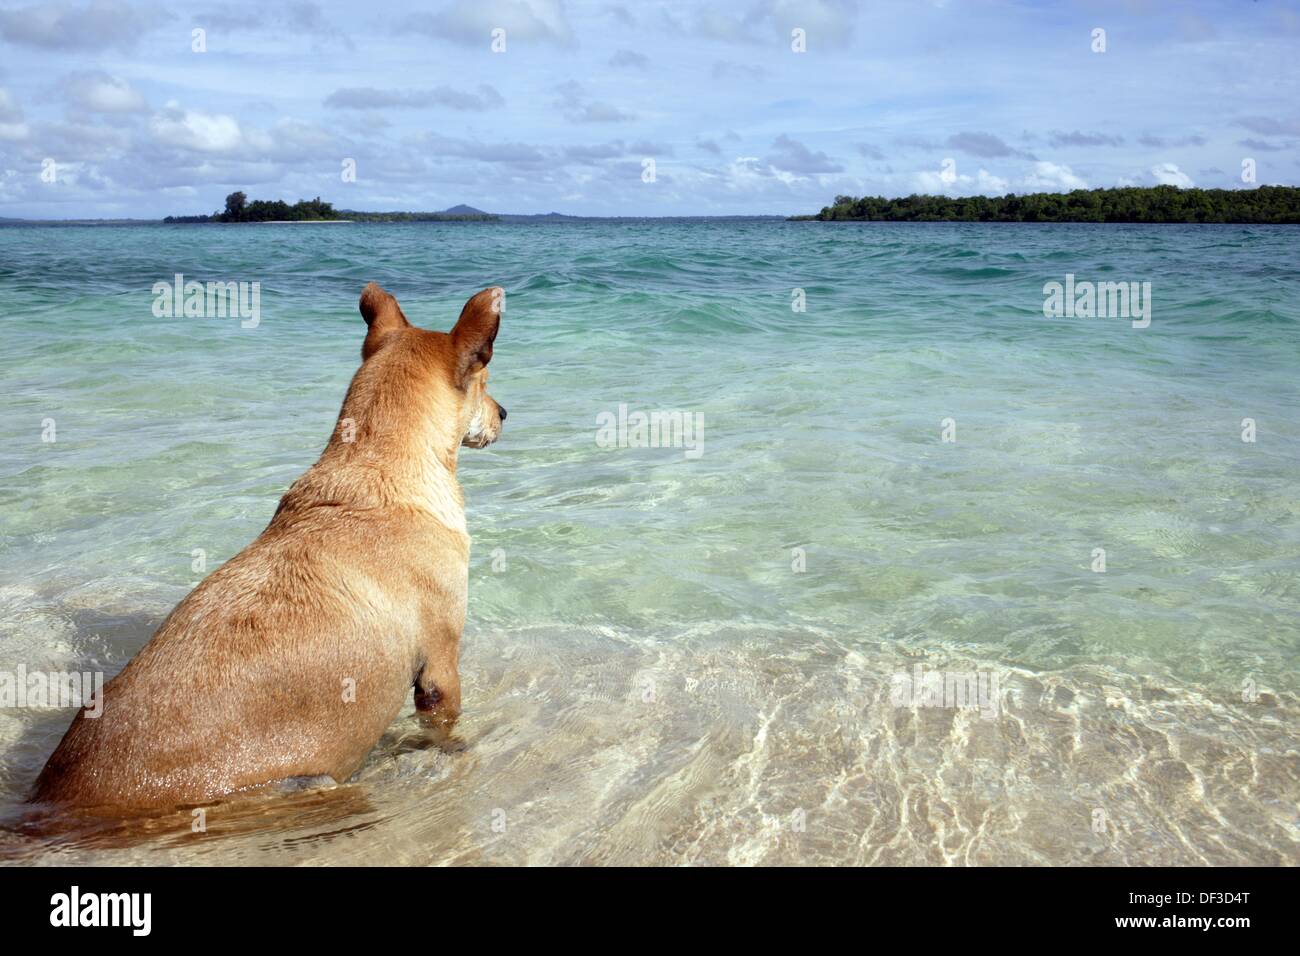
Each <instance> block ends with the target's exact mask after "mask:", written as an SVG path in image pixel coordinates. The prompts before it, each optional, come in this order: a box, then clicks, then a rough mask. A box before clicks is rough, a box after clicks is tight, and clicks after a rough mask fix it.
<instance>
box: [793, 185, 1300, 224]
mask: <svg viewBox="0 0 1300 956" xmlns="http://www.w3.org/2000/svg"><path fill="white" fill-rule="evenodd" d="M792 218H794V219H802V220H810V219H811V220H819V221H822V222H840V221H884V222H1187V223H1195V222H1225V223H1227V222H1232V223H1268V224H1280V223H1300V188H1297V187H1295V186H1260V187H1259V188H1257V189H1180V188H1178V187H1177V186H1124V187H1119V188H1115V189H1076V190H1074V191H1073V192H1068V193H1026V194H1025V195H1023V196H1017V195H1015V194H1008V195H1006V196H961V197H956V196H923V195H911V196H904V197H901V198H897V199H886V198H884V197H883V196H863V197H861V198H854V197H853V196H836V197H835V201H834V203H832V204H831V205H829V206H825V207H823V209H822V211H821V212H819V213H817V214H816V215H814V216H794V217H792Z"/></svg>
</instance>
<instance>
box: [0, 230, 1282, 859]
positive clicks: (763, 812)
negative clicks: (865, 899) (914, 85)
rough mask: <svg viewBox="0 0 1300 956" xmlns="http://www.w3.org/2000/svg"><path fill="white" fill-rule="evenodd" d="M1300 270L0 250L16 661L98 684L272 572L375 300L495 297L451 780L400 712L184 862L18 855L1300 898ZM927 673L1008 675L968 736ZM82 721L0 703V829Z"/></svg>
mask: <svg viewBox="0 0 1300 956" xmlns="http://www.w3.org/2000/svg"><path fill="white" fill-rule="evenodd" d="M1297 262H1300V232H1298V231H1296V230H1294V229H1289V228H1285V227H1279V228H1252V227H1241V226H1204V227H1181V226H1154V227H1141V226H1094V225H1077V226H1071V225H1042V226H1035V225H977V224H970V225H965V224H932V225H931V224H841V225H830V224H816V223H783V222H707V221H706V222H662V221H661V222H654V221H646V222H619V223H608V222H606V223H561V224H528V225H513V224H474V225H464V224H403V225H370V224H346V225H329V226H259V227H217V226H208V227H167V226H131V227H86V228H82V227H58V228H53V227H51V228H35V227H33V228H5V229H0V296H2V297H3V301H4V304H5V305H4V313H3V314H4V319H5V332H6V336H5V347H4V351H5V355H4V359H3V364H2V365H0V369H2V374H3V390H2V391H0V395H2V396H3V397H2V398H0V401H2V402H3V408H2V409H0V411H2V414H0V447H3V448H4V449H5V454H4V456H3V458H2V459H0V513H2V514H3V521H4V538H3V543H2V544H0V599H2V601H3V610H0V670H2V669H5V668H11V667H14V666H16V665H17V663H19V662H21V663H24V664H25V665H26V667H27V668H28V669H29V670H35V669H46V670H60V669H66V668H71V667H73V666H77V667H79V668H80V669H91V668H98V669H102V670H104V671H105V672H106V673H107V674H108V675H109V676H111V675H112V674H113V673H115V672H116V671H117V670H118V669H120V668H121V667H122V666H123V665H124V664H125V662H126V661H127V660H128V659H129V658H130V656H131V655H132V654H133V653H134V652H135V651H136V650H138V648H139V647H140V646H142V644H143V643H144V642H145V641H146V640H147V639H148V637H149V635H150V634H151V633H152V630H153V629H154V628H155V627H156V626H157V624H158V623H159V622H160V621H161V619H162V617H163V616H164V615H165V614H166V612H167V611H168V610H170V608H171V607H172V606H173V605H174V604H175V603H176V602H177V601H178V600H179V599H180V598H181V597H183V596H184V595H185V593H187V591H188V590H189V589H190V588H191V587H192V586H193V585H194V583H196V582H197V580H199V579H200V578H201V577H202V576H203V574H205V573H208V572H210V571H211V570H212V569H214V568H215V567H217V566H219V564H220V563H221V562H222V561H224V560H227V559H228V558H230V557H231V556H233V555H234V554H235V553H237V552H238V551H239V550H240V549H241V548H242V547H243V546H244V545H245V544H247V543H248V542H249V541H251V540H252V539H253V538H254V537H256V535H257V534H258V533H259V532H260V531H261V529H262V528H263V527H264V526H265V524H266V522H267V521H268V519H269V518H270V516H271V514H272V512H273V511H274V509H275V506H276V502H277V500H278V496H279V495H280V494H281V493H282V492H283V491H284V489H285V488H286V487H287V486H288V485H289V483H290V482H291V481H292V480H293V479H294V478H295V477H296V476H297V475H298V474H299V473H301V472H302V471H303V470H304V469H305V468H306V467H307V466H308V465H309V464H310V463H311V462H312V461H314V460H315V457H316V455H317V454H319V451H320V449H321V448H322V447H323V445H324V442H325V440H326V438H327V436H328V435H329V433H330V431H331V428H332V427H333V424H334V419H335V416H336V415H337V411H338V406H339V403H340V402H341V400H342V396H343V391H344V389H345V387H346V385H347V382H348V379H349V377H350V376H351V374H352V372H353V371H354V370H355V368H356V366H357V363H358V361H359V349H360V345H361V340H362V337H363V332H364V325H363V323H362V321H361V318H360V316H359V315H358V313H357V310H356V301H357V296H358V294H359V293H360V290H361V287H362V286H363V285H364V284H365V283H366V282H368V281H370V280H376V281H378V282H380V283H381V284H383V285H384V286H385V287H386V288H388V289H389V290H390V291H392V292H393V293H394V294H395V295H396V296H397V297H398V299H399V301H400V302H401V304H402V307H403V309H404V310H405V312H406V314H407V315H408V316H409V317H410V318H411V320H412V321H413V322H415V323H416V324H418V325H425V326H429V327H435V328H447V327H449V325H450V324H451V322H452V321H453V320H454V318H455V316H456V314H457V312H458V310H459V308H460V305H461V304H462V303H463V302H464V300H465V298H466V297H467V296H468V295H469V294H471V293H472V292H474V291H476V290H478V289H480V288H482V287H484V286H486V285H489V284H500V285H502V286H504V287H505V288H506V290H507V307H506V313H505V317H504V319H503V322H502V327H501V332H500V335H499V338H498V340H497V343H496V353H495V357H494V359H493V366H492V392H493V395H494V396H495V397H496V398H497V399H498V400H500V401H501V403H502V404H503V405H505V406H506V407H507V408H508V409H509V413H510V414H509V422H508V424H507V426H506V428H505V431H504V435H503V437H502V440H501V441H500V442H499V443H498V444H497V445H495V446H493V447H491V448H490V449H487V450H483V451H473V450H464V452H463V453H462V456H461V466H460V477H461V482H462V484H463V486H464V488H465V493H466V499H467V504H468V508H467V513H468V521H469V526H470V531H471V534H472V535H473V536H474V554H473V563H472V568H471V579H470V610H469V623H468V625H467V628H466V635H465V643H464V661H463V667H462V670H463V678H464V684H465V687H464V697H465V717H464V718H463V720H462V722H461V725H460V734H461V737H462V739H463V742H464V747H463V748H462V749H458V750H454V751H452V752H446V751H443V750H430V749H427V748H424V747H421V746H419V745H418V744H417V743H416V742H415V740H414V738H415V724H414V723H413V722H412V720H411V719H410V718H409V715H404V716H403V718H402V719H401V720H399V722H398V724H397V725H395V726H394V728H393V729H392V731H391V732H390V734H389V735H388V737H386V738H385V740H384V741H383V742H382V743H381V745H380V747H379V748H377V750H376V753H375V755H374V756H373V758H372V759H371V761H370V762H369V763H368V764H367V766H366V767H365V768H364V769H363V770H362V771H361V773H360V774H359V775H358V778H357V779H355V780H354V781H352V782H351V783H349V784H348V785H346V786H343V787H340V788H337V789H336V790H334V791H330V792H327V793H322V794H312V795H307V796H302V797H297V798H292V799H290V798H284V800H283V802H281V803H278V804H267V805H263V804H259V805H257V807H255V808H251V809H250V808H249V807H247V806H240V807H233V808H231V809H229V810H228V811H225V812H226V813H227V817H225V818H222V816H221V812H218V811H214V814H213V816H214V819H217V820H218V821H219V822H218V824H217V825H216V826H214V827H213V829H212V830H211V831H210V832H209V833H208V834H206V835H201V836H200V835H194V834H191V833H190V832H189V829H190V827H189V823H190V818H189V816H188V814H186V815H184V817H183V818H177V819H176V820H171V821H167V820H164V821H160V822H158V823H157V826H156V828H155V830H154V831H151V833H150V835H149V837H148V838H147V839H145V840H143V841H140V840H131V841H128V843H127V844H126V845H120V844H119V843H117V842H114V841H113V840H110V839H108V838H107V837H105V836H104V835H103V834H93V835H89V836H84V837H83V838H80V839H77V840H72V841H69V842H65V843H63V844H60V845H58V846H57V847H51V846H49V845H48V844H46V843H44V842H41V841H34V840H31V839H29V838H25V837H24V838H21V839H20V838H18V837H13V838H12V839H13V841H15V842H13V844H12V847H11V850H12V851H13V852H18V853H20V854H21V855H24V856H28V857H33V858H37V859H63V860H72V859H84V860H92V861H114V860H120V859H137V858H147V859H155V860H161V859H166V858H175V859H177V860H182V861H193V860H195V859H213V860H222V861H231V862H304V861H306V862H328V861H342V860H348V861H354V862H365V861H373V862H394V861H397V860H403V861H411V862H561V863H562V862H651V863H668V862H857V863H877V862H879V863H942V862H951V863H1023V862H1037V863H1061V864H1076V863H1131V862H1141V863H1161V862H1168V863H1247V862H1254V863H1281V862H1286V863H1296V862H1300V849H1298V843H1300V825H1298V824H1300V820H1298V817H1297V812H1296V803H1297V799H1298V798H1300V758H1298V756H1297V744H1296V736H1297V735H1296V728H1297V723H1296V718H1297V696H1296V695H1297V691H1298V690H1300V688H1298V687H1297V677H1296V673H1297V668H1296V665H1297V662H1298V661H1300V374H1298V372H1300V275H1297V270H1296V264H1297ZM175 273H183V274H184V275H185V276H186V277H187V278H196V279H200V280H234V281H247V282H253V281H256V282H259V283H260V284H261V314H260V323H259V324H258V325H257V327H256V328H241V325H240V322H239V320H238V319H231V318H179V319H177V318H171V319H169V318H161V319H160V318H156V317H155V316H154V314H153V311H152V305H153V302H154V296H153V294H152V292H151V288H152V286H153V284H154V283H155V282H159V281H171V279H172V277H173V275H174V274H175ZM1067 273H1071V274H1074V275H1075V276H1077V277H1078V279H1080V280H1093V281H1111V280H1125V281H1138V282H1142V281H1149V282H1150V283H1151V288H1152V291H1151V299H1152V320H1151V324H1150V327H1149V328H1145V329H1135V328H1133V327H1132V326H1131V323H1130V321H1129V320H1128V319H1126V318H1092V319H1084V318H1051V319H1049V318H1044V315H1043V301H1044V294H1043V285H1044V283H1046V282H1050V281H1053V280H1055V281H1064V277H1065V275H1066V274H1067ZM796 289H802V290H803V293H804V296H805V297H806V311H804V312H795V311H792V308H791V304H792V298H793V296H794V290H796ZM620 405H626V406H627V407H628V410H629V411H637V410H641V411H645V412H651V411H680V412H683V413H688V414H691V415H693V416H694V415H699V416H702V419H701V420H702V422H703V433H702V436H703V442H702V445H700V446H699V447H700V452H701V453H700V454H699V456H698V457H689V456H687V455H686V454H684V450H685V449H683V448H682V447H654V448H635V447H623V448H620V447H613V448H611V447H604V446H603V444H602V443H601V442H598V441H597V425H598V420H599V418H600V416H601V415H602V413H614V414H617V412H618V409H619V406H620ZM1247 418H1250V419H1253V420H1254V422H1255V429H1256V434H1255V438H1256V440H1255V441H1253V442H1244V441H1243V440H1242V432H1243V427H1242V422H1243V419H1247ZM47 419H53V422H54V427H55V430H56V431H55V434H56V440H55V441H53V442H45V441H42V432H43V429H44V428H45V424H44V423H45V422H46V420H47ZM948 419H950V420H951V426H950V427H951V429H955V439H956V440H955V441H951V442H947V441H944V440H943V429H944V424H943V423H944V422H945V420H948ZM1098 548H1101V549H1104V550H1105V568H1106V570H1105V571H1104V573H1101V572H1098V571H1094V570H1093V566H1094V560H1095V559H1094V550H1095V549H1098ZM195 549H201V550H202V551H203V552H204V553H205V555H206V562H207V563H206V569H205V570H195V569H194V567H193V562H194V560H195V558H194V552H195ZM800 564H802V568H803V570H802V571H797V570H795V567H796V566H797V565H800ZM918 664H919V665H921V666H923V667H924V668H927V669H934V670H939V671H957V672H965V671H972V670H980V671H985V672H988V673H994V674H996V675H998V677H999V678H1000V691H999V693H1000V695H1001V696H1000V707H999V712H998V714H997V716H996V717H994V718H992V719H989V718H987V717H981V716H980V714H979V713H976V712H972V711H970V710H966V709H961V708H951V707H949V708H926V707H912V706H900V705H898V704H897V702H896V701H894V700H892V699H891V694H890V688H891V680H893V679H894V677H895V675H897V674H900V673H906V674H910V673H912V672H913V668H914V667H916V666H917V665H918ZM69 718H70V712H68V711H44V710H16V709H8V710H4V709H0V801H2V802H3V808H4V809H6V810H7V812H9V813H13V812H15V811H14V808H15V806H16V803H17V801H18V800H19V799H20V798H21V796H22V794H23V792H24V791H25V789H26V788H27V787H28V786H30V784H31V782H32V780H33V779H34V777H35V774H36V772H37V771H38V770H39V768H40V766H41V764H42V763H43V761H44V759H45V757H46V756H48V754H49V753H50V751H51V750H52V749H53V747H54V745H55V743H56V742H57V740H58V737H59V735H60V734H61V733H62V731H63V729H64V728H65V727H66V724H67V721H68V719H69ZM1098 810H1100V811H1102V815H1103V817H1104V819H1105V821H1106V825H1105V826H1104V827H1102V828H1100V830H1099V829H1098V828H1097V827H1096V826H1095V821H1096V819H1097V814H1096V812H1097V811H1098ZM222 819H224V820H225V823H224V824H223V823H221V822H220V821H221V820H222ZM503 820H504V821H505V822H504V823H501V821H503ZM796 821H797V825H796ZM344 831H346V832H349V833H352V834H353V835H352V836H351V837H349V838H346V839H344V838H340V837H339V836H338V834H339V833H340V832H344ZM357 834H364V835H357ZM13 848H16V849H13Z"/></svg>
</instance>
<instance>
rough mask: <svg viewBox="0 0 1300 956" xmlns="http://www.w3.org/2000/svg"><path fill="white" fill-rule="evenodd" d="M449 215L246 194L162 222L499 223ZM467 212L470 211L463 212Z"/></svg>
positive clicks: (482, 215)
mask: <svg viewBox="0 0 1300 956" xmlns="http://www.w3.org/2000/svg"><path fill="white" fill-rule="evenodd" d="M456 208H457V210H462V211H455V212H453V211H451V210H448V211H446V212H353V211H339V210H336V209H335V208H334V206H333V205H332V204H331V203H327V202H325V201H324V200H322V199H321V198H320V197H319V196H317V197H316V198H315V199H303V200H301V201H299V202H296V203H294V204H293V205H292V206H290V205H289V204H288V203H287V202H285V201H284V200H282V199H276V200H266V199H254V200H252V201H251V202H250V201H249V199H248V196H247V195H246V194H245V193H243V192H233V193H231V194H230V195H229V196H227V197H226V208H225V210H223V211H222V212H214V213H213V214H212V215H210V216H167V217H166V218H165V219H163V222H170V223H194V222H322V221H325V220H332V221H337V220H340V219H346V220H350V221H352V222H496V221H497V217H496V216H494V215H492V214H490V213H486V212H481V211H479V210H476V209H470V207H468V206H459V207H456ZM464 210H468V211H464Z"/></svg>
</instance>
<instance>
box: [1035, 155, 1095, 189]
mask: <svg viewBox="0 0 1300 956" xmlns="http://www.w3.org/2000/svg"><path fill="white" fill-rule="evenodd" d="M1025 187H1026V188H1027V189H1031V190H1032V189H1037V190H1042V191H1044V192H1057V191H1062V190H1069V189H1087V188H1088V181H1087V180H1086V179H1084V178H1083V177H1082V176H1076V175H1075V174H1074V170H1072V169H1071V168H1070V167H1069V166H1066V165H1063V164H1058V163H1048V162H1038V163H1035V164H1034V171H1033V172H1032V173H1030V174H1029V175H1028V176H1026V177H1025Z"/></svg>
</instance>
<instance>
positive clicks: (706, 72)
mask: <svg viewBox="0 0 1300 956" xmlns="http://www.w3.org/2000/svg"><path fill="white" fill-rule="evenodd" d="M196 31H198V32H196ZM1099 31H1101V32H1099ZM1297 59H1300V0H1222V2H1220V0H1163V2H1162V0H1111V2H1106V0H1099V2H1082V0H1079V2H1069V0H1062V2H1047V0H969V2H962V0H864V2H854V0H734V2H726V3H724V2H713V3H708V2H694V0H678V2H674V0H668V2H664V3H652V2H648V0H635V2H628V3H617V2H602V0H594V2H577V0H567V2H566V0H446V2H441V3H439V2H425V3H410V4H407V3H403V2H397V0H385V2H369V3H362V2H356V0H347V2H340V3H330V2H310V0H302V2H287V3H277V2H271V0H260V2H253V3H250V2H242V0H232V2H215V3H214V2H205V0H197V2H191V0H168V2H160V3H149V2H134V0H85V2H82V0H67V2H41V0H37V2H29V3H24V2H21V0H20V2H16V3H15V2H10V0H0V217H13V218H49V219H69V218H156V217H160V216H164V215H168V214H175V215H184V214H197V213H208V212H212V211H214V210H217V209H220V208H221V207H222V206H223V205H224V199H225V196H226V195H227V194H228V193H230V192H232V191H234V190H237V189H238V190H243V191H244V192H246V193H247V194H248V195H249V197H250V198H258V199H284V200H286V201H289V202H294V201H297V200H298V199H304V198H312V197H314V196H320V197H321V198H323V199H325V200H327V201H330V202H333V203H334V205H335V206H336V207H338V208H344V209H359V210H417V211H427V210H438V209H444V208H446V207H449V206H452V205H455V204H458V203H467V204H469V205H472V206H475V207H478V208H480V209H485V210H488V211H491V212H500V213H544V212H550V211H558V212H563V213H569V214H573V215H634V216H636V215H648V216H654V215H733V214H735V215H750V214H782V215H786V214H795V213H811V212H816V211H817V210H818V209H820V208H821V207H822V206H824V205H827V204H828V203H830V202H831V201H832V200H833V198H834V197H835V196H837V195H841V194H850V195H855V196H857V195H884V196H901V195H908V194H910V193H935V194H947V195H974V194H983V195H1002V194H1005V193H1007V192H1016V193H1024V192H1037V191H1062V190H1069V189H1076V188H1095V187H1102V186H1117V185H1155V184H1159V183H1169V184H1173V185H1178V186H1192V185H1195V186H1201V187H1219V188H1251V187H1253V186H1254V185H1257V184H1268V183H1272V184H1288V185H1293V184H1296V183H1297V182H1298V181H1300V152H1298V145H1300V68H1297V62H1296V61H1297ZM1247 161H1249V167H1248V168H1253V170H1254V179H1253V182H1252V181H1250V180H1249V179H1244V178H1243V176H1244V169H1245V168H1247V167H1245V166H1244V164H1246V163H1247Z"/></svg>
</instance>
